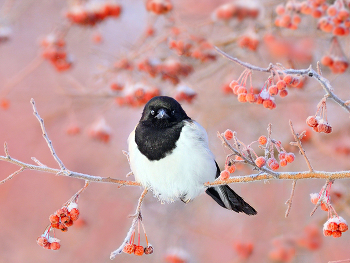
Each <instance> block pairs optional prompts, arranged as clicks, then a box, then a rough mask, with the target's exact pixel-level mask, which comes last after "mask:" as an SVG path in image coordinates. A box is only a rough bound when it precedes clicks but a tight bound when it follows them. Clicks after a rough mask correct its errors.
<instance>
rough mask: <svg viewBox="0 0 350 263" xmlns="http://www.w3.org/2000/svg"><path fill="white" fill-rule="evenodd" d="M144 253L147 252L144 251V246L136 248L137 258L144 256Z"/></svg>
mask: <svg viewBox="0 0 350 263" xmlns="http://www.w3.org/2000/svg"><path fill="white" fill-rule="evenodd" d="M144 251H145V250H144V248H143V246H136V247H135V251H134V254H135V255H136V256H142V255H143V252H144Z"/></svg>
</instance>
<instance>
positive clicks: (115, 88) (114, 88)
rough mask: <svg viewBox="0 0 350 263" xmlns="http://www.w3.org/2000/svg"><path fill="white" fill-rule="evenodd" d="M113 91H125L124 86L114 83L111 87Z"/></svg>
mask: <svg viewBox="0 0 350 263" xmlns="http://www.w3.org/2000/svg"><path fill="white" fill-rule="evenodd" d="M110 88H111V90H115V91H121V90H123V89H124V87H123V85H121V84H119V83H112V84H111V85H110Z"/></svg>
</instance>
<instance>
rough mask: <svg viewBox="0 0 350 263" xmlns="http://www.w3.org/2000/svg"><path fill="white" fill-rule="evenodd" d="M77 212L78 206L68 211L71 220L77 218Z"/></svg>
mask: <svg viewBox="0 0 350 263" xmlns="http://www.w3.org/2000/svg"><path fill="white" fill-rule="evenodd" d="M79 214H80V212H79V209H78V208H73V209H72V210H70V212H69V216H70V218H71V219H72V220H73V221H76V220H77V219H78V218H79Z"/></svg>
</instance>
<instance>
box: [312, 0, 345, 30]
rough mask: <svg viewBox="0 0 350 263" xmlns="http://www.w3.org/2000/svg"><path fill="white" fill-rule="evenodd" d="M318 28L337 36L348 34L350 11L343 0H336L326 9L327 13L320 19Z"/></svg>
mask: <svg viewBox="0 0 350 263" xmlns="http://www.w3.org/2000/svg"><path fill="white" fill-rule="evenodd" d="M318 28H319V29H321V30H322V31H324V32H327V33H332V34H333V35H335V36H347V35H349V33H350V13H349V10H348V9H346V8H345V5H344V2H343V1H342V0H335V1H334V3H333V4H332V5H329V6H328V8H327V10H326V15H324V16H323V17H321V18H320V19H319V21H318Z"/></svg>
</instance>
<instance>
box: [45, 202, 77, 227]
mask: <svg viewBox="0 0 350 263" xmlns="http://www.w3.org/2000/svg"><path fill="white" fill-rule="evenodd" d="M79 214H80V212H79V209H78V204H77V203H74V202H71V203H70V204H69V205H68V206H63V207H61V208H60V209H58V210H57V211H56V212H55V213H54V214H52V215H50V217H49V219H50V223H51V227H52V228H56V229H60V230H61V231H62V232H66V231H68V227H70V226H72V225H73V222H74V221H76V220H77V219H78V218H79Z"/></svg>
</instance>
